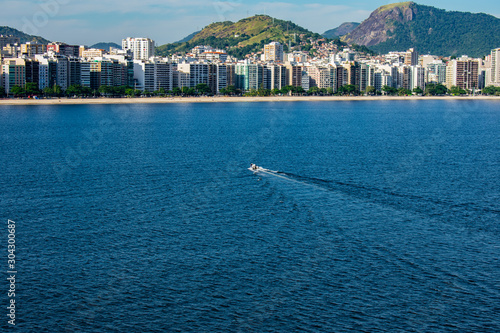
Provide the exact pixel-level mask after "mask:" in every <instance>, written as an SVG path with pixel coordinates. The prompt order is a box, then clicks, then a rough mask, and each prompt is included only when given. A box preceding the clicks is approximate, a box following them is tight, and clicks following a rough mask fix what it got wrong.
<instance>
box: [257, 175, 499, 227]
mask: <svg viewBox="0 0 500 333" xmlns="http://www.w3.org/2000/svg"><path fill="white" fill-rule="evenodd" d="M249 169H250V170H252V169H251V168H249ZM252 171H254V173H260V174H266V175H270V176H273V177H277V178H281V179H284V180H287V181H289V182H294V183H300V184H302V185H307V186H310V187H315V188H317V189H322V190H327V191H333V192H337V193H339V192H340V193H342V194H345V195H348V196H351V197H354V198H356V199H361V200H366V201H369V202H374V203H378V204H382V205H387V206H392V207H393V208H397V209H399V210H408V211H412V212H417V213H420V214H425V215H427V216H430V217H444V216H449V217H452V216H455V217H456V216H457V215H459V216H461V217H462V218H464V219H465V220H469V221H474V220H476V221H477V219H478V218H479V219H481V220H482V222H481V223H483V226H484V223H485V222H486V221H487V220H490V221H491V219H492V218H498V217H499V216H500V210H498V209H496V208H493V207H491V208H490V207H484V206H481V205H478V204H476V203H457V202H454V201H451V200H446V199H438V198H432V197H424V196H420V195H415V194H411V193H398V192H394V191H392V190H391V189H383V188H377V187H373V186H367V185H362V184H355V183H350V182H342V181H336V180H327V179H321V178H315V177H307V176H302V175H298V174H294V173H291V172H284V171H276V170H270V169H265V168H262V167H257V170H252ZM486 223H487V222H486ZM487 224H489V223H487Z"/></svg>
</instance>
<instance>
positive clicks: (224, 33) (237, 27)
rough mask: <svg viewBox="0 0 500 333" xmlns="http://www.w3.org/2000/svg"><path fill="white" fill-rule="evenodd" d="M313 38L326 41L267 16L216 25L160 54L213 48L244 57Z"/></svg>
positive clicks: (161, 48) (289, 22) (291, 24)
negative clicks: (266, 47)
mask: <svg viewBox="0 0 500 333" xmlns="http://www.w3.org/2000/svg"><path fill="white" fill-rule="evenodd" d="M309 37H315V38H322V36H321V35H319V34H317V33H314V32H312V31H309V30H307V29H305V28H303V27H301V26H298V25H297V24H295V23H293V22H291V21H283V20H279V19H276V18H272V17H270V16H267V15H256V16H252V17H249V18H245V19H242V20H240V21H238V22H231V21H225V22H217V23H212V24H210V25H208V26H206V27H205V28H203V29H202V30H201V31H200V32H198V33H197V34H196V35H195V36H193V37H192V38H191V39H190V40H189V41H186V42H181V43H171V44H165V45H162V46H159V47H158V48H157V52H158V54H160V55H167V54H169V53H175V52H186V51H189V50H190V49H191V48H193V47H194V46H196V45H210V46H212V47H216V48H222V49H225V50H227V51H228V53H229V54H231V55H233V56H237V57H242V56H244V55H246V54H248V53H252V52H257V51H261V50H262V48H263V46H264V44H267V43H270V42H272V41H277V42H280V43H282V44H288V43H289V42H290V43H292V45H294V44H295V43H298V42H300V41H301V40H306V39H307V38H309ZM285 47H286V46H285Z"/></svg>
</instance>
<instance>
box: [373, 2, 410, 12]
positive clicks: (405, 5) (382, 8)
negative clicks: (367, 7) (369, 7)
mask: <svg viewBox="0 0 500 333" xmlns="http://www.w3.org/2000/svg"><path fill="white" fill-rule="evenodd" d="M412 5H416V3H415V2H413V1H406V2H397V3H391V4H388V5H384V6H380V7H379V8H378V9H377V10H376V12H379V13H382V12H386V11H390V10H394V9H399V10H405V9H408V8H410V7H411V6H412Z"/></svg>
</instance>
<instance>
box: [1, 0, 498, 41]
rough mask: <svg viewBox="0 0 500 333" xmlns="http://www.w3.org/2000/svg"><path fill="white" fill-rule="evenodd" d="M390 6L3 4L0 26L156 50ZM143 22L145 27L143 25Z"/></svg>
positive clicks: (332, 22) (349, 17)
mask: <svg viewBox="0 0 500 333" xmlns="http://www.w3.org/2000/svg"><path fill="white" fill-rule="evenodd" d="M416 2H417V3H419V4H423V5H430V6H434V7H436V8H442V9H446V10H454V11H467V12H474V13H477V12H484V13H487V14H491V15H493V16H496V17H499V16H500V15H499V14H500V10H499V8H498V6H497V5H496V3H494V2H493V1H491V0H488V1H483V2H481V3H479V4H475V3H474V4H473V3H470V2H465V1H461V2H456V1H454V2H452V1H448V0H442V1H438V2H434V3H430V2H428V1H416ZM389 3H393V2H391V1H388V2H387V1H376V2H366V1H357V2H353V3H349V5H345V4H344V3H341V2H340V1H322V0H317V1H315V2H314V3H309V4H305V5H303V4H300V3H299V1H293V0H289V1H266V2H259V3H256V4H247V3H244V2H243V1H240V0H234V1H209V2H206V1H198V0H194V1H178V0H169V1H159V0H145V1H141V2H138V1H111V3H110V2H109V1H108V2H106V4H103V3H101V2H97V1H94V0H89V1H86V2H84V3H80V2H79V3H75V2H72V1H71V0H47V1H42V2H40V1H35V0H22V1H7V2H6V3H5V4H4V6H5V7H4V8H7V10H3V11H2V13H1V14H0V19H1V20H2V25H6V26H10V27H13V28H16V29H18V30H21V31H24V32H26V33H28V34H34V35H39V36H42V37H44V38H47V39H49V40H53V41H56V40H57V41H64V42H68V43H74V44H86V45H92V44H94V43H97V42H115V43H118V44H119V43H120V41H121V39H122V38H123V37H124V36H131V37H137V36H143V37H149V38H152V39H154V40H155V41H156V42H157V45H162V44H166V43H171V42H175V41H177V40H179V39H181V38H184V37H185V36H187V35H188V34H190V33H192V32H195V31H198V30H201V29H202V28H203V27H205V26H206V25H208V24H210V23H213V22H219V21H225V20H230V21H238V20H240V19H242V18H245V17H249V16H253V15H255V14H267V15H270V16H272V17H276V18H279V19H284V20H290V21H292V22H294V23H296V24H298V25H300V26H302V27H304V28H306V29H309V30H311V31H313V32H317V33H323V32H324V31H326V30H328V29H332V28H335V27H337V26H338V25H340V24H341V23H343V22H347V21H353V22H362V21H363V20H364V19H366V18H368V16H369V15H370V14H371V13H372V12H373V10H375V9H376V8H378V7H380V6H382V5H385V4H389ZM144 22H148V24H144Z"/></svg>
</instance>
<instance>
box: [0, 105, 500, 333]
mask: <svg viewBox="0 0 500 333" xmlns="http://www.w3.org/2000/svg"><path fill="white" fill-rule="evenodd" d="M499 111H500V108H499V104H498V102H497V101H470V100H463V101H462V100H453V101H448V100H447V101H444V100H425V101H418V100H417V101H333V102H262V103H261V102H255V103H253V102H252V103H192V104H148V105H134V104H132V105H56V106H0V140H1V141H0V142H1V145H0V147H1V154H0V163H1V165H2V167H1V170H2V171H1V176H0V185H1V187H0V188H1V192H0V217H1V219H3V222H2V225H3V227H2V230H1V231H0V232H1V235H2V236H1V237H0V239H3V241H1V242H0V247H1V248H3V250H2V253H3V256H4V258H3V259H2V262H3V264H2V267H3V268H2V272H3V273H2V275H3V276H4V278H3V280H4V283H3V284H2V285H3V287H2V288H3V290H1V292H0V294H1V297H0V302H1V305H2V308H3V309H4V310H3V311H4V312H5V313H4V314H2V316H1V317H2V318H3V319H2V320H1V323H0V327H2V329H8V328H14V327H13V325H12V322H10V323H9V320H12V316H11V317H9V316H8V315H9V314H12V311H11V310H10V309H7V307H8V306H9V304H11V303H10V302H11V301H12V300H14V301H15V310H14V314H15V321H14V323H15V330H17V331H19V332H160V331H163V332H500V319H499V318H500V112H499ZM250 163H255V164H257V165H258V166H261V167H262V168H265V169H266V170H265V171H259V172H255V173H254V172H252V171H250V170H248V167H249V166H250ZM13 229H15V233H14V235H15V237H13V236H9V234H12V230H13ZM11 239H14V242H15V252H13V251H11V252H8V249H10V250H12V249H13V248H12V247H10V248H8V246H9V244H10V245H12V243H13V242H12V241H11ZM9 253H10V254H12V255H14V256H15V263H13V262H9V264H14V266H8V260H9V259H12V258H13V257H12V256H11V257H9ZM11 271H13V272H15V273H8V272H11ZM12 275H14V276H15V283H14V286H15V288H14V289H15V291H14V294H15V295H12V294H11V293H12V281H11V280H6V279H8V278H10V277H11V276H12ZM9 288H10V289H9ZM9 290H11V292H9Z"/></svg>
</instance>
